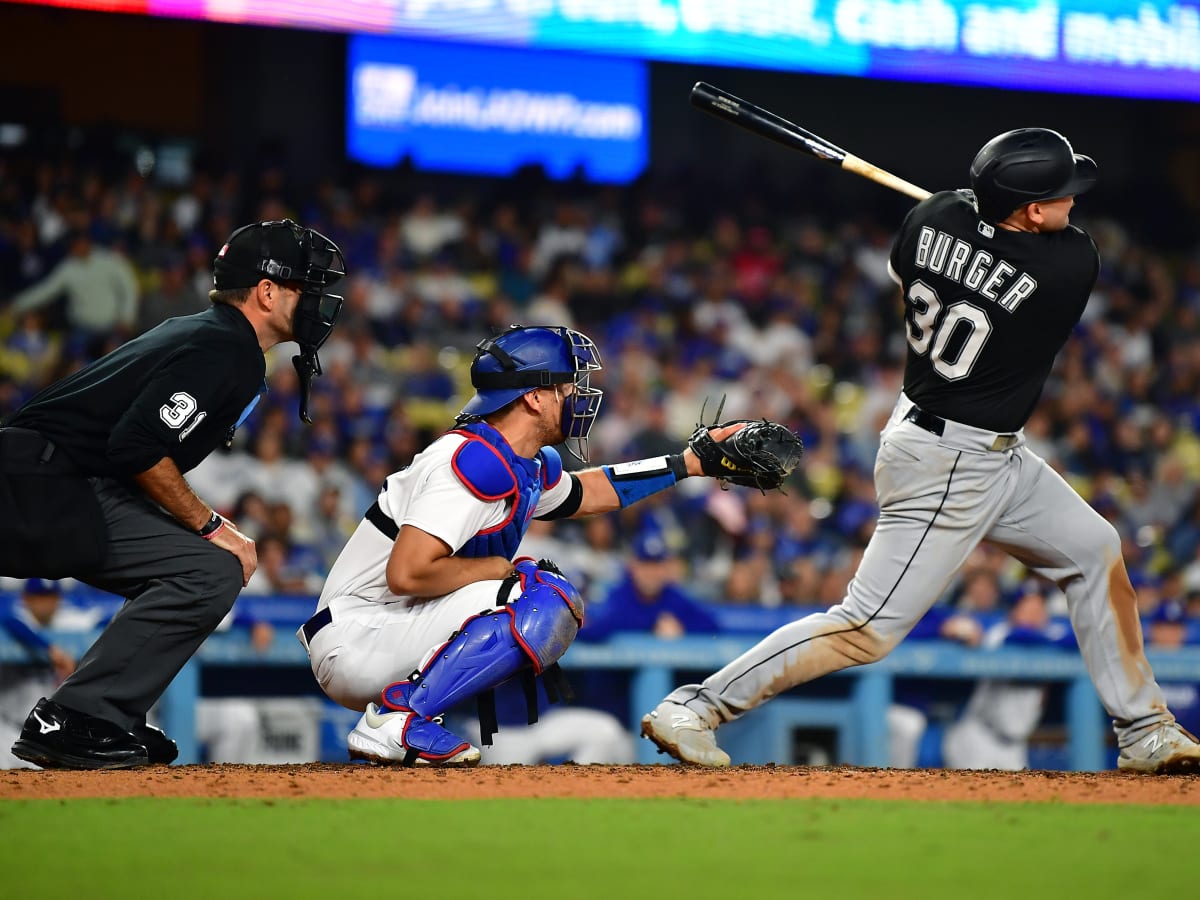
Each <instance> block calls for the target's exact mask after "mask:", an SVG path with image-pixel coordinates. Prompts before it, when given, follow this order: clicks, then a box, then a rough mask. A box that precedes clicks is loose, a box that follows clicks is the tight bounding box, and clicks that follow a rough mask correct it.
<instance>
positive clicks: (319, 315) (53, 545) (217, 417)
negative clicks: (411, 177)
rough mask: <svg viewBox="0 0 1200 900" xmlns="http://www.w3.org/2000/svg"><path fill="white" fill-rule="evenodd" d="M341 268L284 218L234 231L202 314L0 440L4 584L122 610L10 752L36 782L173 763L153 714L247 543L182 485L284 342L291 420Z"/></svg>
mask: <svg viewBox="0 0 1200 900" xmlns="http://www.w3.org/2000/svg"><path fill="white" fill-rule="evenodd" d="M343 275H345V261H344V259H343V257H342V254H341V251H340V250H338V248H337V246H336V245H335V244H334V243H333V242H332V241H330V240H329V239H328V238H326V237H325V236H324V235H322V234H319V233H318V232H316V231H314V230H312V229H311V228H303V227H301V226H300V225H297V224H296V223H295V222H293V221H291V220H290V219H284V220H282V221H273V222H258V223H255V224H252V225H247V226H245V227H243V228H239V229H238V230H237V231H235V232H234V233H233V234H232V235H231V236H230V238H229V240H228V242H227V243H226V244H225V246H224V247H222V248H221V251H220V253H219V254H218V255H217V258H216V259H215V260H214V262H213V281H214V286H215V290H213V291H212V292H211V293H210V294H209V297H210V299H211V300H212V306H211V307H210V308H209V309H207V310H205V311H204V312H202V313H197V314H195V315H192V316H182V317H179V318H175V319H169V320H167V321H166V322H164V323H162V324H161V325H159V326H158V327H157V328H154V329H152V330H151V331H149V332H147V333H146V334H144V335H142V336H141V337H138V338H136V339H134V340H132V341H130V342H129V343H127V344H124V345H123V346H121V347H119V348H117V349H116V350H114V351H112V352H111V353H109V354H108V355H106V356H104V357H102V358H101V359H99V360H97V361H95V362H93V363H91V364H90V365H88V366H87V367H85V368H83V369H81V370H80V371H78V372H76V373H74V374H73V375H70V376H68V377H67V378H64V379H63V380H61V381H59V382H56V383H55V384H52V385H50V386H49V387H47V388H46V389H45V390H43V391H41V392H40V393H39V394H37V395H36V396H35V397H34V398H33V399H32V400H30V401H29V403H28V404H26V405H25V406H24V407H22V408H21V409H20V410H18V411H17V412H16V413H14V414H13V415H12V416H11V417H10V418H9V419H8V420H7V421H6V422H5V423H4V425H3V427H0V574H3V575H8V576H15V577H20V578H25V577H33V576H37V577H41V578H62V577H64V576H68V575H69V576H73V577H75V578H78V579H80V580H81V581H84V582H86V583H88V584H91V585H94V586H95V587H98V588H101V589H103V590H106V591H111V592H113V593H117V594H120V595H122V596H124V597H125V598H126V600H127V602H126V603H125V605H124V606H123V607H122V608H121V610H120V612H119V613H117V615H116V616H115V617H114V618H113V620H112V622H111V623H110V624H109V626H108V627H107V628H105V629H104V631H103V633H102V634H101V635H100V637H99V638H98V639H97V640H96V643H95V644H93V645H92V647H91V648H90V649H89V650H88V652H87V653H86V654H85V655H84V657H83V659H82V660H80V663H79V667H78V669H77V670H76V671H75V673H74V674H73V675H72V676H71V677H69V678H68V679H67V680H66V681H64V682H63V683H62V685H61V686H60V687H59V688H58V690H57V691H56V692H55V693H54V695H53V696H52V697H51V698H50V699H45V698H43V699H42V700H40V701H39V702H38V704H37V705H36V706H35V707H34V708H33V711H32V712H30V714H29V716H28V718H27V719H26V720H25V725H24V728H23V729H22V731H21V736H20V738H19V739H18V740H17V742H16V743H15V744H14V745H13V751H12V752H13V753H14V754H15V755H16V756H18V757H20V758H21V759H24V760H26V761H28V762H32V763H35V764H37V765H39V766H42V767H44V768H66V769H104V768H127V767H133V766H143V765H147V764H149V763H169V762H171V761H172V760H174V759H175V757H176V756H177V755H178V748H177V747H176V746H175V743H174V742H173V741H171V740H169V739H168V738H167V737H166V735H164V734H163V733H162V732H161V731H159V730H158V729H155V728H152V727H149V726H147V724H146V711H147V710H148V709H149V708H150V707H151V706H152V705H153V704H154V702H155V701H156V700H157V699H158V698H159V696H160V695H161V694H162V692H163V691H164V690H165V689H166V687H167V685H168V684H170V683H171V680H172V679H173V678H174V677H175V674H176V673H177V672H178V671H179V670H180V669H181V668H182V667H183V665H184V663H186V662H187V661H188V659H190V658H191V656H192V654H193V653H195V652H196V650H197V648H198V647H199V646H200V644H201V643H203V641H204V639H205V638H207V637H208V635H209V634H210V633H211V632H212V631H213V629H214V628H216V626H217V624H218V623H219V622H220V621H221V619H222V618H223V617H224V616H225V614H226V613H227V612H229V610H230V608H231V607H232V606H233V602H234V600H235V599H236V598H237V595H238V593H239V592H240V591H241V589H242V587H244V586H245V584H246V582H247V581H248V580H249V578H250V576H251V574H253V572H254V569H255V567H256V566H257V564H258V560H257V556H256V553H255V548H254V542H253V541H252V540H250V539H249V538H248V537H246V536H245V535H244V534H242V533H241V532H240V531H238V530H237V528H236V527H235V526H234V524H233V523H232V522H229V521H228V520H226V519H224V518H222V517H221V516H220V515H219V514H218V513H216V512H215V511H213V509H212V508H211V507H210V506H209V505H208V504H207V503H205V502H204V501H203V500H202V499H200V498H199V497H198V496H196V494H195V493H194V492H193V491H192V489H191V488H190V487H189V486H188V483H187V481H185V480H184V478H183V473H184V472H187V471H188V470H189V469H191V468H193V467H194V466H196V465H197V464H198V463H199V462H200V461H201V460H202V459H204V458H205V457H206V456H208V454H210V453H211V452H212V451H213V450H215V449H216V447H217V446H218V445H219V444H227V443H228V442H229V441H230V439H231V438H232V436H233V433H234V430H235V429H236V428H237V427H238V426H239V425H241V423H242V422H243V421H244V420H245V419H246V417H247V416H248V415H249V413H250V411H251V410H252V409H253V408H254V406H255V404H256V403H257V402H258V399H259V397H260V396H261V395H262V393H263V392H264V391H265V390H266V382H265V374H266V360H265V358H264V353H265V352H266V351H267V350H268V349H269V348H271V347H273V346H275V345H276V344H279V343H282V342H283V341H291V340H294V341H296V342H297V343H298V344H299V345H300V353H299V354H298V355H297V356H295V357H294V358H293V360H292V362H293V364H294V365H295V366H296V369H297V372H298V373H299V374H300V383H301V416H302V417H303V418H304V419H305V420H306V421H307V420H308V411H307V398H308V388H309V383H310V381H311V379H312V376H313V375H318V374H320V371H321V367H320V363H319V361H318V359H317V350H318V348H320V346H321V344H322V343H324V341H325V339H326V338H327V337H328V336H329V333H330V331H331V330H332V328H333V325H334V322H335V321H336V319H337V314H338V312H339V310H340V309H341V303H342V299H341V297H337V296H335V295H332V294H329V293H327V291H328V289H329V287H330V286H331V285H332V284H333V283H334V282H336V281H337V280H338V279H340V278H342V276H343Z"/></svg>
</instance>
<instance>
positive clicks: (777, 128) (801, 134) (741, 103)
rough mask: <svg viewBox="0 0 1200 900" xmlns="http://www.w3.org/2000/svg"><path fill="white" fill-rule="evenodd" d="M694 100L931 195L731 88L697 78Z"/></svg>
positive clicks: (856, 169) (812, 152) (851, 168)
mask: <svg viewBox="0 0 1200 900" xmlns="http://www.w3.org/2000/svg"><path fill="white" fill-rule="evenodd" d="M691 100H692V106H695V107H696V108H697V109H702V110H704V111H705V112H706V113H710V114H712V115H714V116H716V117H717V118H719V119H724V120H725V121H727V122H732V123H733V124H734V125H737V126H739V127H741V128H745V129H746V130H747V131H752V132H754V133H755V134H757V135H760V136H762V137H765V138H768V139H769V140H772V141H775V142H777V143H780V144H783V145H784V146H785V147H791V148H792V149H793V150H799V151H800V152H801V153H807V154H808V155H809V156H815V157H816V158H817V159H820V160H824V161H825V162H831V163H833V164H834V165H837V166H840V167H841V168H843V169H845V170H846V171H847V172H853V173H854V174H855V175H861V176H862V177H863V178H869V179H871V180H872V181H875V182H878V183H879V184H882V185H883V186H884V187H889V188H891V189H892V190H894V191H899V192H900V193H902V194H907V195H908V196H909V197H912V198H914V199H916V200H924V199H925V198H926V197H928V196H929V191H927V190H925V189H924V188H921V187H917V186H916V185H915V184H912V183H910V182H907V181H905V180H904V179H903V178H900V177H899V176H897V175H893V174H892V173H891V172H888V171H887V170H886V169H881V168H879V166H875V165H872V164H871V163H869V162H867V161H866V160H865V159H859V158H858V157H857V156H855V155H854V154H852V153H847V152H846V151H845V150H843V149H842V148H841V147H839V146H838V145H837V144H834V143H832V142H831V141H827V140H825V138H823V137H821V136H820V135H816V134H813V133H812V132H811V131H809V130H808V129H806V128H801V127H800V126H799V125H797V124H796V123H795V122H789V121H788V120H787V119H784V118H782V117H781V116H777V115H775V113H773V112H771V111H769V110H766V109H763V108H762V107H761V106H755V105H754V104H753V103H747V102H746V101H745V100H742V99H740V98H738V97H735V96H733V94H731V93H729V92H728V91H723V90H721V89H720V88H718V87H713V86H712V85H711V84H708V83H707V82H704V81H697V82H696V84H695V86H694V87H693V88H692V97H691Z"/></svg>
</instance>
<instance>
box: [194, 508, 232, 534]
mask: <svg viewBox="0 0 1200 900" xmlns="http://www.w3.org/2000/svg"><path fill="white" fill-rule="evenodd" d="M224 527H225V520H224V519H222V518H221V517H220V516H219V515H217V513H216V512H214V513H213V514H212V518H211V519H209V520H208V521H207V522H205V523H204V527H203V528H201V529H200V530H199V531H197V532H196V534H198V535H200V537H202V538H204V539H205V540H206V541H211V540H212V539H213V536H214V535H216V533H217V532H218V531H220V530H221V529H222V528H224Z"/></svg>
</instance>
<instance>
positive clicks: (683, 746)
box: [642, 700, 729, 768]
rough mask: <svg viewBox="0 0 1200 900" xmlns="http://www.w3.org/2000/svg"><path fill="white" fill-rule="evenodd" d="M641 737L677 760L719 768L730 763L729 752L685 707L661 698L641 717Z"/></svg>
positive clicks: (702, 722) (699, 719) (711, 731)
mask: <svg viewBox="0 0 1200 900" xmlns="http://www.w3.org/2000/svg"><path fill="white" fill-rule="evenodd" d="M642 736H643V737H646V738H649V739H650V740H651V741H653V742H654V743H655V744H657V745H658V749H659V750H661V751H662V752H663V753H669V754H670V755H671V756H673V757H675V758H676V759H677V760H679V761H680V762H685V763H690V764H691V765H694V766H711V767H714V768H721V767H724V766H728V765H729V754H728V753H726V752H725V751H724V750H722V749H721V748H720V747H718V746H717V738H716V735H714V734H713V730H712V729H711V728H709V727H708V726H707V725H705V724H704V721H703V720H702V719H701V718H700V717H699V716H698V715H696V713H694V712H693V711H692V710H690V709H688V708H687V707H686V706H680V705H679V704H677V703H668V702H667V701H666V700H664V701H663V702H662V703H660V704H658V706H656V707H655V708H654V711H653V712H649V713H647V714H646V715H644V716H642Z"/></svg>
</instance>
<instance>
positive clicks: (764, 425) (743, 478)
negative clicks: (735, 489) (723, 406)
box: [688, 413, 804, 493]
mask: <svg viewBox="0 0 1200 900" xmlns="http://www.w3.org/2000/svg"><path fill="white" fill-rule="evenodd" d="M718 415H719V413H718ZM741 422H744V423H745V427H743V428H739V429H738V430H737V431H735V432H734V433H733V434H731V435H730V436H729V437H727V438H725V439H724V440H722V441H716V440H713V437H712V429H714V428H723V427H725V426H728V425H736V424H738V423H741ZM688 446H689V447H691V448H692V452H693V453H695V454H696V457H697V458H698V459H699V460H700V468H701V469H702V470H703V472H704V474H705V475H711V476H712V477H713V478H716V479H719V480H720V481H721V482H722V484H721V486H722V487H726V485H727V483H732V484H740V485H743V486H745V487H756V488H758V489H759V490H760V491H763V492H764V493H765V492H767V491H769V490H774V489H776V488H779V487H780V486H782V484H783V482H784V480H785V479H786V478H787V477H788V476H789V475H790V474H792V470H793V469H794V468H796V466H797V465H799V464H800V457H801V456H802V455H803V453H804V442H803V441H801V440H800V438H799V437H797V436H796V435H794V434H792V432H790V431H788V429H787V427H786V426H784V425H780V424H779V423H778V422H771V421H768V420H767V419H763V420H761V421H758V422H754V421H751V420H749V419H735V420H733V421H732V422H722V423H721V424H720V425H700V426H698V427H697V428H696V430H695V431H694V432H692V436H691V438H689V439H688Z"/></svg>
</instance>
